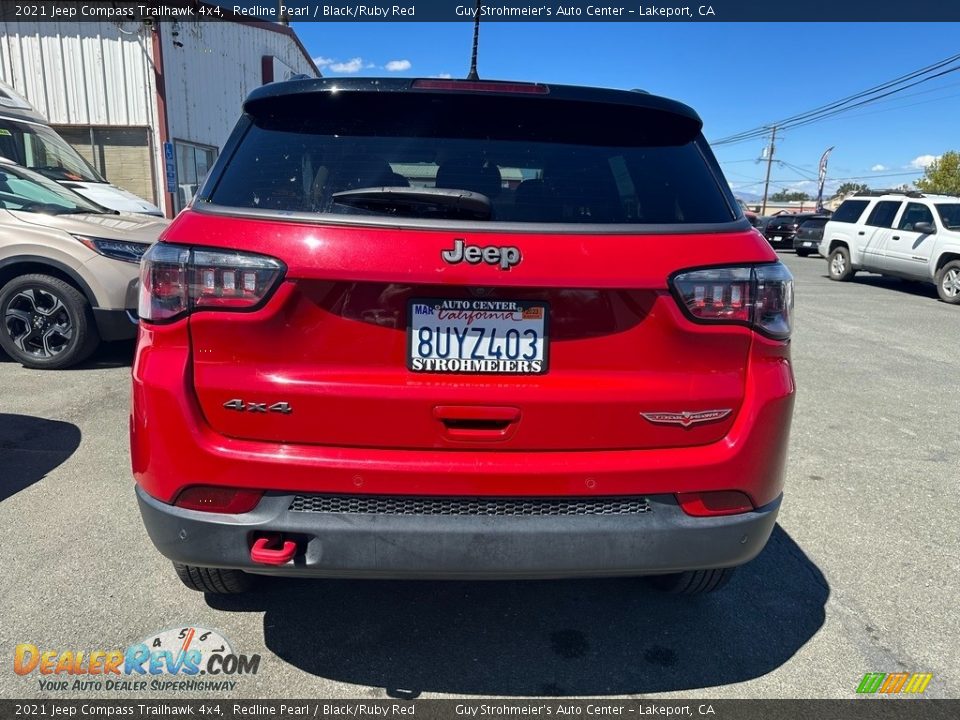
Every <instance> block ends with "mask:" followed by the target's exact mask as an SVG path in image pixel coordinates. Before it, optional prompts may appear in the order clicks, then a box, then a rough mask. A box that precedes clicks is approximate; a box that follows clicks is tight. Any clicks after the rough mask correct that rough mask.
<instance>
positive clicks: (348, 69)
mask: <svg viewBox="0 0 960 720" xmlns="http://www.w3.org/2000/svg"><path fill="white" fill-rule="evenodd" d="M363 68H364V64H363V58H358V57H355V58H350V59H349V60H347V61H346V62H335V63H331V64H330V70H332V71H333V72H335V73H358V72H360V71H361V70H363Z"/></svg>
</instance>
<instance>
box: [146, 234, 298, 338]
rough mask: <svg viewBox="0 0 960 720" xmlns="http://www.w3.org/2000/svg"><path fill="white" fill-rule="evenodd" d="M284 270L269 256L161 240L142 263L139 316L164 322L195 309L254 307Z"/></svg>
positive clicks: (152, 320)
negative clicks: (193, 246)
mask: <svg viewBox="0 0 960 720" xmlns="http://www.w3.org/2000/svg"><path fill="white" fill-rule="evenodd" d="M283 270H284V266H283V263H281V262H280V261H279V260H276V259H274V258H271V257H266V256H265V255H253V254H250V253H242V252H235V251H222V250H206V249H202V248H189V247H184V246H182V245H168V244H166V243H157V244H156V245H154V246H153V247H152V248H150V250H149V251H147V254H146V255H144V256H143V261H142V264H141V266H140V307H139V314H140V319H141V320H145V321H147V322H156V323H162V322H169V321H171V320H174V319H176V318H178V317H180V316H182V315H185V314H187V313H189V312H191V311H192V310H252V309H254V308H256V307H257V306H259V305H260V303H262V302H263V301H264V300H265V299H266V297H267V296H268V295H269V294H270V292H271V291H272V290H273V289H274V288H275V287H276V285H277V282H278V281H279V280H280V278H281V276H282V275H283Z"/></svg>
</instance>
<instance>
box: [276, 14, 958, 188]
mask: <svg viewBox="0 0 960 720" xmlns="http://www.w3.org/2000/svg"><path fill="white" fill-rule="evenodd" d="M294 29H295V30H296V31H297V33H298V35H299V36H300V38H301V40H302V41H303V43H304V45H305V46H306V48H307V50H308V51H309V52H310V53H311V55H312V56H313V57H314V58H318V59H319V60H318V61H319V62H320V64H321V65H322V70H323V72H324V75H326V76H328V77H338V76H339V77H346V76H383V75H394V76H407V77H425V76H431V75H443V74H449V75H451V76H453V77H463V76H465V75H466V72H467V69H468V67H469V60H470V46H471V41H472V32H473V26H472V23H470V22H463V23H365V22H356V23H349V22H340V23H294ZM957 29H958V28H957V27H956V26H949V29H948V31H945V30H947V29H946V28H944V26H943V24H922V23H904V24H882V23H873V24H870V23H863V24H852V23H846V24H844V23H838V24H827V23H783V24H761V23H746V24H735V23H676V22H675V23H650V24H647V23H560V22H556V23H493V22H488V23H483V24H482V25H481V30H480V55H479V57H480V60H479V70H480V76H481V77H482V78H489V79H516V80H530V81H541V82H555V83H570V84H586V85H599V86H606V87H615V88H643V89H645V90H648V91H650V92H653V93H656V94H660V95H665V96H667V97H672V98H674V99H677V100H681V101H683V102H686V103H688V104H689V105H691V106H693V107H694V108H695V109H696V110H697V111H698V112H699V113H700V115H701V117H702V118H703V119H704V133H705V135H706V136H707V139H708V140H714V139H718V138H720V137H723V136H726V135H729V134H732V133H735V132H739V131H742V130H747V129H751V128H754V127H756V126H759V125H762V124H767V123H770V122H773V121H775V120H779V119H781V118H784V117H787V116H790V115H793V114H796V113H799V112H803V111H806V110H809V109H812V108H814V107H817V106H819V105H823V104H825V103H827V102H830V101H832V100H836V99H839V98H842V97H845V96H847V95H850V94H853V93H856V92H859V91H861V90H865V89H866V88H868V87H871V86H874V85H878V84H880V83H883V82H885V81H887V80H890V79H893V78H895V77H897V76H900V75H904V74H906V73H908V72H911V71H913V70H916V69H919V68H921V67H923V66H926V65H929V64H931V63H934V62H936V61H938V60H942V59H944V58H947V57H949V56H951V55H954V54H956V53H957V52H958V44H957V42H956V36H957V32H956V31H957ZM763 145H764V141H763V140H762V139H754V140H749V141H747V142H744V143H741V144H736V145H726V146H722V147H717V148H715V150H716V153H717V156H718V157H719V159H720V161H721V164H722V165H723V168H724V172H725V173H726V175H727V179H728V180H729V181H730V183H731V185H732V186H733V187H734V189H735V190H738V191H740V192H741V193H742V194H744V195H747V194H749V193H752V194H755V195H756V194H760V193H762V191H763V186H762V183H761V182H760V181H762V179H763V174H764V166H763V165H762V164H760V163H758V162H756V160H757V158H759V157H760V153H761V150H762V148H763ZM830 145H835V146H836V149H835V150H834V152H833V155H832V156H831V158H830V165H829V170H828V185H827V187H828V190H830V189H831V187H833V186H835V185H836V184H838V183H839V182H840V181H841V180H842V179H848V178H856V179H857V180H858V181H861V182H867V183H868V184H870V185H871V186H872V187H893V186H896V185H900V184H901V183H909V182H911V181H912V180H915V179H916V178H917V177H920V175H921V174H922V166H923V165H924V164H925V163H927V162H929V160H930V159H931V158H933V157H936V156H938V155H940V154H942V153H943V152H944V151H946V150H960V72H957V73H953V74H950V75H946V76H944V77H942V78H938V79H936V80H932V81H930V82H927V83H924V84H922V85H918V86H916V87H914V88H910V89H908V90H905V91H903V92H902V93H899V94H897V95H893V96H891V97H890V98H888V99H885V100H884V101H881V102H878V103H876V104H874V105H870V106H866V107H864V108H858V109H856V110H852V111H850V112H849V113H847V114H843V115H840V116H838V117H836V118H831V119H829V120H825V121H823V122H820V123H816V124H812V125H809V126H807V127H803V128H796V129H793V130H791V131H789V132H787V133H785V134H784V135H783V136H782V137H780V136H778V142H777V152H776V158H777V159H778V160H781V161H783V162H784V163H787V164H786V165H775V166H774V168H773V172H772V174H771V178H772V180H773V181H774V182H773V187H774V188H790V189H801V190H804V191H807V192H810V193H811V194H815V192H816V188H815V183H814V182H812V181H811V180H809V178H811V177H814V178H815V176H816V171H817V161H818V160H819V158H820V154H821V153H822V152H823V150H824V149H826V148H827V147H828V146H830ZM791 166H792V167H791Z"/></svg>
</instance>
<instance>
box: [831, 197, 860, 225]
mask: <svg viewBox="0 0 960 720" xmlns="http://www.w3.org/2000/svg"><path fill="white" fill-rule="evenodd" d="M869 204H870V201H869V200H844V201H843V202H842V203H840V207H838V208H837V211H836V212H835V213H834V214H833V215H832V216H831V217H830V219H831V220H832V221H833V222H844V223H855V222H857V221H858V220H859V219H860V216H861V215H862V214H863V211H864V210H865V209H866V207H867V205H869Z"/></svg>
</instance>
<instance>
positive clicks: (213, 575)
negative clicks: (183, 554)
mask: <svg viewBox="0 0 960 720" xmlns="http://www.w3.org/2000/svg"><path fill="white" fill-rule="evenodd" d="M173 569H174V570H176V571H177V577H178V578H180V582H182V583H183V584H184V585H186V586H187V587H188V588H190V589H191V590H196V591H198V592H203V593H213V594H214V595H236V594H237V593H243V592H247V591H248V590H251V589H252V588H253V586H254V584H255V581H254V578H253V577H252V576H250V575H248V574H247V573H245V572H243V571H242V570H226V569H223V568H206V567H196V566H194V565H181V564H180V563H176V562H175V563H174V564H173Z"/></svg>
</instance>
